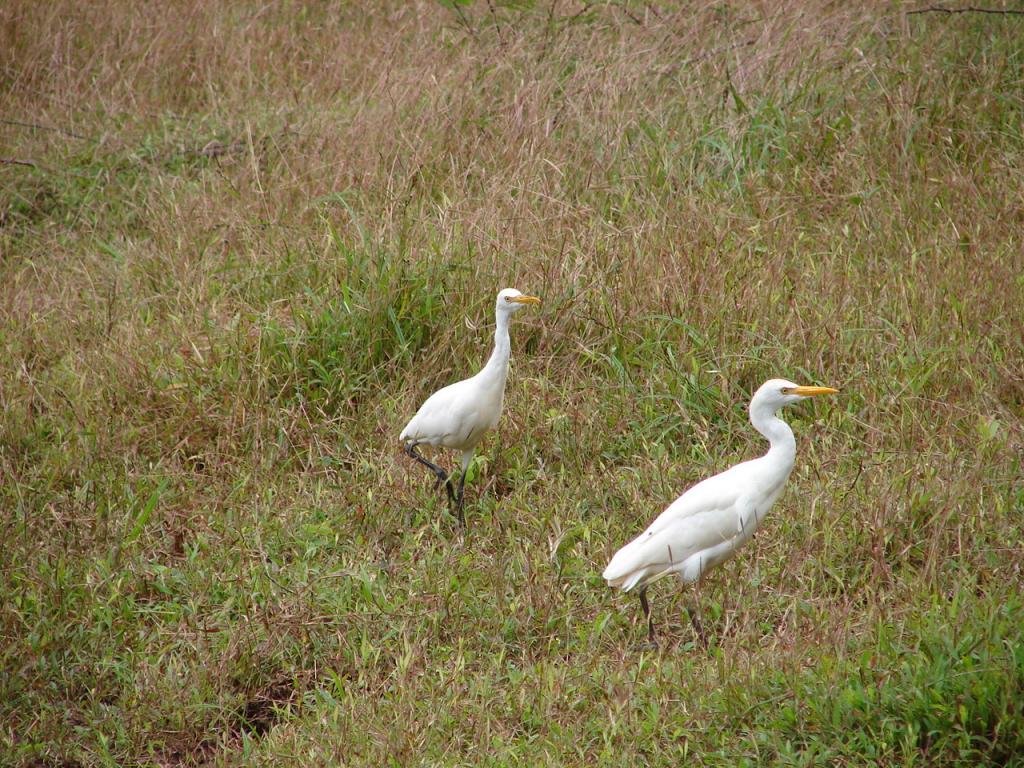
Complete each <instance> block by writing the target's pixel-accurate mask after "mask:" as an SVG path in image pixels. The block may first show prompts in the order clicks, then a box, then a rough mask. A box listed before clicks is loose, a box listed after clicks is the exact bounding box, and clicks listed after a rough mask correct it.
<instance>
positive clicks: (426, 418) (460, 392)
mask: <svg viewBox="0 0 1024 768" xmlns="http://www.w3.org/2000/svg"><path fill="white" fill-rule="evenodd" d="M468 382H469V379H466V380H463V381H457V382H455V383H454V384H449V385H448V386H447V387H444V388H442V389H439V390H437V392H435V393H434V394H432V395H431V396H430V397H428V398H427V400H426V402H425V403H423V405H421V406H420V409H419V410H418V411H416V415H415V416H413V417H412V418H411V419H410V420H409V423H408V424H406V425H405V429H403V430H402V434H401V435H400V436H399V439H400V440H403V441H409V440H415V441H418V442H425V443H431V444H433V445H437V444H439V443H440V442H441V441H442V440H443V439H444V438H445V437H449V436H453V435H457V434H459V431H460V428H461V427H462V423H463V422H464V421H465V420H466V419H467V418H469V417H470V416H471V413H472V411H473V410H474V409H473V406H472V404H471V400H472V398H468V397H466V395H467V392H466V389H467V387H466V384H467V383H468Z"/></svg>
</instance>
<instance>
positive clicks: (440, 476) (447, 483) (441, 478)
mask: <svg viewBox="0 0 1024 768" xmlns="http://www.w3.org/2000/svg"><path fill="white" fill-rule="evenodd" d="M405 452H406V453H408V454H409V455H410V456H412V457H413V458H414V459H416V461H418V462H419V463H420V464H422V465H423V466H424V467H426V468H427V469H429V470H430V471H431V472H433V473H434V475H435V476H436V477H437V482H436V483H434V488H437V486H439V485H440V484H441V483H444V488H445V490H446V491H448V502H449V503H454V502H455V491H453V490H452V481H451V480H449V479H448V473H447V472H445V471H444V470H443V469H441V468H440V467H439V466H437V464H434V463H432V462H430V461H427V459H425V458H423V457H422V456H420V455H419V454H418V453H416V443H409V444H408V445H406V446H405Z"/></svg>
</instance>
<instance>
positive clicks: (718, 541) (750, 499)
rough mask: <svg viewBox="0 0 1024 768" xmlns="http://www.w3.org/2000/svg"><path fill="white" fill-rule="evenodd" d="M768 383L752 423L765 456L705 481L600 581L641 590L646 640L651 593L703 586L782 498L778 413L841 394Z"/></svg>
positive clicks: (783, 432)
mask: <svg viewBox="0 0 1024 768" xmlns="http://www.w3.org/2000/svg"><path fill="white" fill-rule="evenodd" d="M838 391H839V390H837V389H832V388H831V387H802V386H798V385H796V384H794V383H793V382H791V381H786V380H784V379H770V380H768V381H766V382H765V383H764V384H762V385H761V387H760V388H759V389H758V390H757V392H756V393H754V396H753V397H752V398H751V399H750V423H751V424H753V425H754V429H756V430H757V431H758V432H760V433H761V434H762V435H764V436H765V437H766V438H767V439H768V443H769V444H770V447H769V449H768V453H766V454H765V455H764V456H762V457H760V458H758V459H751V460H750V461H744V462H742V463H741V464H737V465H736V466H734V467H731V468H730V469H727V470H726V471H724V472H722V473H720V474H717V475H714V476H713V477H709V478H707V479H706V480H702V481H701V482H699V483H697V484H696V485H694V486H693V487H691V488H690V489H689V490H687V491H686V492H685V493H684V494H683V495H682V496H680V497H679V498H678V499H676V500H675V501H674V502H673V503H672V504H671V505H670V506H669V507H668V508H667V509H666V510H665V511H664V512H662V513H661V514H660V515H658V517H657V519H656V520H655V521H654V522H653V523H651V525H650V526H649V527H648V528H647V530H645V531H644V532H643V533H641V534H640V535H639V536H638V537H637V538H635V539H634V540H633V541H631V542H630V543H629V544H627V545H626V546H624V547H623V548H622V549H620V550H619V551H618V552H616V553H615V556H614V557H613V558H612V560H611V562H610V563H608V567H607V568H605V570H604V573H603V574H602V575H603V577H604V579H605V580H606V581H607V582H608V585H609V586H611V587H620V588H621V589H623V590H624V591H626V592H628V591H630V590H632V589H635V588H637V587H639V588H640V592H639V595H640V605H641V607H642V608H643V611H644V618H646V619H647V634H648V640H649V642H650V643H651V644H656V643H657V641H656V640H655V637H654V620H653V619H652V618H651V608H650V606H649V605H648V603H647V586H648V585H649V584H650V583H651V582H653V581H655V580H656V579H659V578H661V577H662V576H667V575H668V574H671V573H675V574H677V575H678V576H679V578H680V580H682V582H683V583H684V584H692V583H694V582H696V581H698V580H699V579H700V578H701V577H702V576H704V575H705V574H706V573H707V572H708V571H710V570H711V569H712V568H714V567H715V566H717V565H721V564H722V563H723V562H725V561H726V560H728V559H729V558H730V557H732V555H733V554H735V552H736V550H738V549H739V548H740V547H741V546H743V545H744V544H745V543H746V542H747V541H748V540H749V539H750V537H751V536H753V535H754V532H755V531H756V530H757V527H758V525H759V524H760V523H761V520H762V519H763V518H764V516H765V514H766V513H767V512H768V510H769V509H770V508H771V506H772V504H774V503H775V501H776V499H778V498H779V496H780V495H781V493H782V489H783V487H784V486H785V484H786V479H787V478H788V477H789V473H790V471H791V470H792V469H793V462H794V460H795V459H796V440H795V439H794V437H793V430H791V429H790V428H789V425H788V424H786V422H784V421H783V420H782V419H780V418H779V417H778V416H776V412H777V411H778V410H779V409H780V408H782V407H783V406H785V405H790V404H791V403H796V402H799V401H800V400H803V399H805V398H808V397H815V396H817V395H827V394H831V393H834V392H838ZM687 611H688V612H689V614H690V618H691V620H692V621H693V626H694V629H695V630H696V632H697V635H698V637H699V638H700V639H701V641H702V642H704V632H703V629H702V627H701V625H700V619H699V617H698V615H697V611H695V610H694V609H692V608H690V607H688V608H687Z"/></svg>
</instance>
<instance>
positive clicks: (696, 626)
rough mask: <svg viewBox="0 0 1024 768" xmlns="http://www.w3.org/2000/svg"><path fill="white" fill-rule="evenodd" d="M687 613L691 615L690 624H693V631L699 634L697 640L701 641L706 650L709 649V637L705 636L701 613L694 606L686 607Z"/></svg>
mask: <svg viewBox="0 0 1024 768" xmlns="http://www.w3.org/2000/svg"><path fill="white" fill-rule="evenodd" d="M686 612H687V613H688V614H690V622H691V623H692V624H693V631H694V632H696V633H697V639H698V640H700V644H701V645H702V646H704V650H707V647H708V636H707V635H706V634H704V625H703V624H702V623H701V620H700V611H699V610H697V607H696V606H694V605H688V606H686Z"/></svg>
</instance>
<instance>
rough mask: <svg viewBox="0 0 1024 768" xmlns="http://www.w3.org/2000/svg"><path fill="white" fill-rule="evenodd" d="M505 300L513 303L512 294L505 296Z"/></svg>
mask: <svg viewBox="0 0 1024 768" xmlns="http://www.w3.org/2000/svg"><path fill="white" fill-rule="evenodd" d="M505 301H507V302H508V303H509V304H511V303H512V297H511V296H506V297H505Z"/></svg>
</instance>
